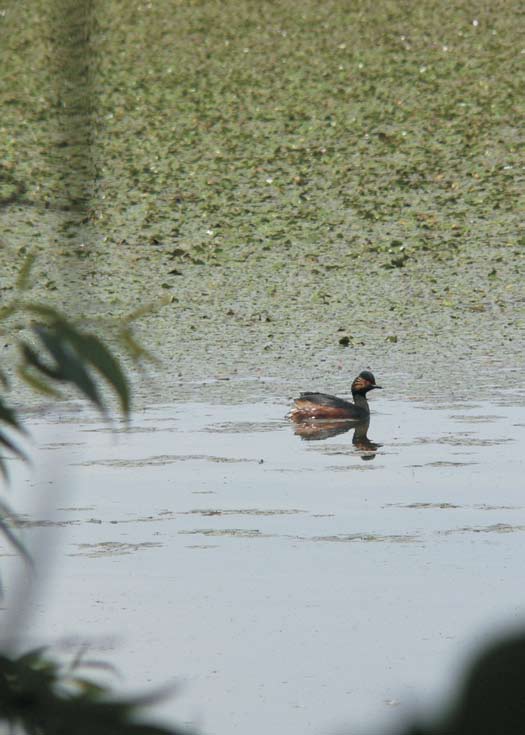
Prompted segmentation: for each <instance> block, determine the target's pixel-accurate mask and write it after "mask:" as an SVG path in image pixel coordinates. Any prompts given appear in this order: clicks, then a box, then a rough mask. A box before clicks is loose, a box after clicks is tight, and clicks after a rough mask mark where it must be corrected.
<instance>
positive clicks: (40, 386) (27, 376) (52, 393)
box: [16, 365, 63, 401]
mask: <svg viewBox="0 0 525 735" xmlns="http://www.w3.org/2000/svg"><path fill="white" fill-rule="evenodd" d="M16 372H17V375H18V377H19V378H20V379H21V380H23V381H24V383H26V384H27V385H28V386H29V387H30V388H33V389H34V390H35V391H37V393H42V395H44V396H49V397H50V398H56V400H59V401H60V400H62V398H63V395H62V394H61V393H60V391H58V390H56V389H55V388H53V387H52V386H51V385H49V383H46V381H45V380H42V379H41V378H39V377H38V376H36V375H33V374H32V373H31V372H30V371H29V369H28V367H27V366H26V365H21V366H20V367H19V368H18V369H17V371H16Z"/></svg>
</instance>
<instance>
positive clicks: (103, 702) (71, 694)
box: [0, 649, 183, 735]
mask: <svg viewBox="0 0 525 735" xmlns="http://www.w3.org/2000/svg"><path fill="white" fill-rule="evenodd" d="M82 668H84V667H83V666H82V662H81V661H80V662H78V661H77V662H75V663H74V665H73V666H72V667H69V668H66V667H63V666H61V665H60V664H58V663H57V662H56V661H54V660H53V659H52V658H51V657H50V656H49V655H48V654H47V652H46V650H45V649H36V650H32V651H29V652H28V653H25V654H23V655H22V656H19V657H16V658H15V657H10V656H8V655H6V654H3V655H0V722H2V721H3V722H5V723H6V724H8V725H9V726H10V728H11V732H17V733H18V732H23V733H27V735H177V734H178V733H182V732H183V730H182V729H179V728H164V727H160V726H156V725H152V724H147V723H146V722H144V721H143V720H142V719H141V717H140V714H141V710H142V709H143V708H144V707H145V706H147V705H150V704H154V703H155V702H156V701H158V699H159V698H160V696H159V695H157V696H153V697H143V698H135V699H133V698H129V697H128V698H118V699H117V698H116V697H114V696H113V695H112V693H111V690H110V689H109V687H107V686H101V685H100V684H97V683H96V682H95V681H93V680H92V679H91V678H88V677H86V676H85V675H84V674H83V672H82Z"/></svg>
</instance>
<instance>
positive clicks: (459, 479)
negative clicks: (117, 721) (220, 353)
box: [12, 397, 525, 734]
mask: <svg viewBox="0 0 525 735" xmlns="http://www.w3.org/2000/svg"><path fill="white" fill-rule="evenodd" d="M286 408H287V407H286V406H285V405H283V404H281V403H259V404H252V405H235V406H232V405H205V404H174V405H170V406H160V407H153V408H151V409H148V410H145V411H143V412H141V413H139V414H138V415H137V416H136V417H135V421H134V424H133V427H132V430H131V431H130V432H128V433H118V434H117V435H112V434H111V432H110V430H109V428H108V427H107V426H105V425H103V424H101V423H100V422H99V421H98V419H96V418H94V417H93V416H92V415H90V414H88V413H85V414H82V413H80V414H78V416H77V417H74V418H71V417H70V419H69V420H67V419H64V416H63V415H62V416H60V415H54V416H49V417H45V416H39V417H37V418H34V419H32V422H31V423H32V429H33V431H34V434H35V436H36V439H37V443H38V444H39V445H40V446H41V447H42V449H41V450H40V451H39V453H38V458H37V465H38V462H40V463H46V462H47V463H48V464H49V463H51V466H53V463H57V464H58V463H60V462H61V461H64V462H65V463H66V465H68V468H67V475H68V487H67V488H63V489H62V490H61V491H60V492H58V491H56V490H55V489H54V488H53V486H46V487H42V485H40V486H39V485H38V483H36V486H35V487H32V485H33V484H34V479H31V478H30V477H29V476H27V474H25V473H24V472H22V471H21V470H20V469H18V471H17V472H15V474H16V475H18V481H15V483H14V486H15V488H16V491H13V495H12V504H13V505H14V506H15V507H17V509H21V510H22V511H23V512H25V513H26V516H25V525H26V528H25V531H24V533H25V535H26V539H27V540H28V542H31V539H32V535H31V534H33V533H34V529H35V528H38V529H39V532H40V533H41V535H42V536H43V538H47V539H50V538H55V534H56V533H57V528H60V536H59V541H58V542H57V543H58V544H59V545H58V546H57V569H56V574H55V577H54V582H53V583H52V584H51V586H50V588H49V596H48V599H47V600H46V601H45V604H43V603H42V601H38V604H37V603H36V602H35V614H34V618H33V624H32V631H33V635H34V636H35V637H37V638H39V640H43V641H44V642H49V641H50V639H51V640H54V639H56V638H58V637H63V636H69V635H83V636H86V637H88V638H91V639H94V640H98V639H99V638H100V637H106V636H108V635H109V636H113V635H116V636H118V640H117V642H116V643H114V644H111V645H109V647H108V646H106V650H105V651H104V655H105V656H106V657H110V658H111V660H113V661H115V662H116V663H117V665H118V666H120V667H121V669H122V671H124V672H125V675H126V683H127V684H129V685H130V686H132V687H134V688H141V687H143V686H146V685H149V684H150V683H155V684H157V683H161V682H164V681H166V680H167V679H172V678H173V677H179V678H180V679H181V680H183V681H186V686H185V687H184V688H183V690H182V691H181V692H180V694H179V695H178V696H176V697H175V698H174V699H173V701H171V702H170V703H169V704H168V705H166V706H165V707H164V708H163V712H166V713H168V714H169V716H170V717H173V716H174V717H177V718H179V720H184V721H194V722H197V723H198V724H199V726H200V727H202V728H203V729H204V730H206V731H208V732H216V733H226V732H231V731H232V730H233V731H236V732H239V733H240V732H251V733H256V734H257V733H263V732H264V731H266V730H268V728H276V727H278V728H279V729H280V730H286V731H287V732H289V733H308V732H314V731H315V732H317V731H320V730H322V729H326V728H327V727H328V726H331V725H332V724H333V723H335V722H338V723H341V722H348V723H360V722H363V721H368V722H370V721H371V720H372V721H373V720H374V719H375V718H377V717H378V716H381V715H384V714H385V713H387V714H389V713H390V709H389V707H390V704H389V703H392V702H395V703H396V705H397V704H398V703H399V704H400V707H399V708H397V710H396V711H399V710H401V711H404V710H403V707H405V708H410V707H411V706H412V705H413V704H414V703H415V702H416V701H418V699H421V698H423V699H424V697H425V696H427V695H429V694H433V693H435V692H436V691H439V690H441V691H442V690H443V687H444V686H445V682H446V681H448V680H449V678H450V672H451V670H452V668H453V667H455V665H456V663H457V660H458V654H460V653H461V651H463V650H464V649H465V647H466V646H468V645H469V644H470V643H471V642H472V640H473V637H474V635H476V634H479V632H480V631H482V630H487V628H488V627H490V626H492V625H495V624H497V623H498V622H502V623H504V622H509V621H514V620H520V619H521V616H522V615H523V613H524V612H525V605H524V599H523V594H522V591H521V585H520V584H517V583H516V581H517V580H519V579H520V578H521V574H522V571H521V570H522V558H523V552H524V550H525V498H524V497H523V481H522V478H523V470H524V460H523V457H524V455H525V453H524V449H525V424H524V422H523V411H522V409H521V408H519V407H518V408H516V407H513V406H509V405H497V406H496V405H494V406H487V405H483V406H476V405H468V404H465V405H462V406H461V407H459V408H458V406H444V407H441V408H439V407H435V406H434V407H432V410H428V409H427V407H426V406H424V405H422V404H413V403H410V402H395V401H390V400H388V398H384V397H382V398H381V400H378V401H376V402H374V405H373V408H372V410H373V413H372V416H371V421H370V426H369V427H363V426H357V427H356V425H355V424H353V425H348V426H345V427H344V428H345V431H342V430H341V429H342V428H343V427H342V426H341V425H339V426H329V425H325V426H321V427H316V426H310V427H308V426H306V427H303V429H304V431H303V432H301V430H299V431H298V427H297V425H293V424H290V423H288V422H287V421H286V420H284V419H283V418H282V417H283V415H284V414H285V412H286ZM341 423H344V422H341ZM316 431H317V432H318V433H317V435H316ZM369 435H371V436H372V437H373V440H372V439H370V438H369ZM370 459H373V461H369V460H370ZM72 486H74V488H75V489H74V491H73V492H71V490H70V488H71V487H72ZM43 492H46V493H48V497H49V501H48V508H47V510H46V511H45V512H44V513H42V511H40V515H39V516H38V517H36V516H35V514H34V507H35V506H34V503H35V498H36V497H37V496H39V497H42V493H43ZM524 619H525V617H524ZM108 648H109V650H108Z"/></svg>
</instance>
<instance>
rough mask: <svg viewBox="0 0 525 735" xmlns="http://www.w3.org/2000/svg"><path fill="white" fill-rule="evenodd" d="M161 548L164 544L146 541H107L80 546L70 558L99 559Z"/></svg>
mask: <svg viewBox="0 0 525 735" xmlns="http://www.w3.org/2000/svg"><path fill="white" fill-rule="evenodd" d="M161 547H162V544H160V543H152V542H151V541H144V542H142V543H137V544H135V543H120V542H118V541H105V542H103V543H97V544H78V549H79V551H77V552H76V553H72V554H71V553H70V554H68V556H85V557H89V558H92V559H93V558H98V557H112V556H124V555H128V554H135V553H136V552H138V551H144V550H146V549H159V548H161Z"/></svg>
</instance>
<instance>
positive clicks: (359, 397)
mask: <svg viewBox="0 0 525 735" xmlns="http://www.w3.org/2000/svg"><path fill="white" fill-rule="evenodd" d="M352 398H353V399H354V403H355V405H356V407H357V408H358V409H359V410H360V411H362V412H363V413H364V414H365V415H366V416H369V415H370V406H369V405H368V401H367V400H366V396H364V395H363V394H362V393H354V392H352Z"/></svg>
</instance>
